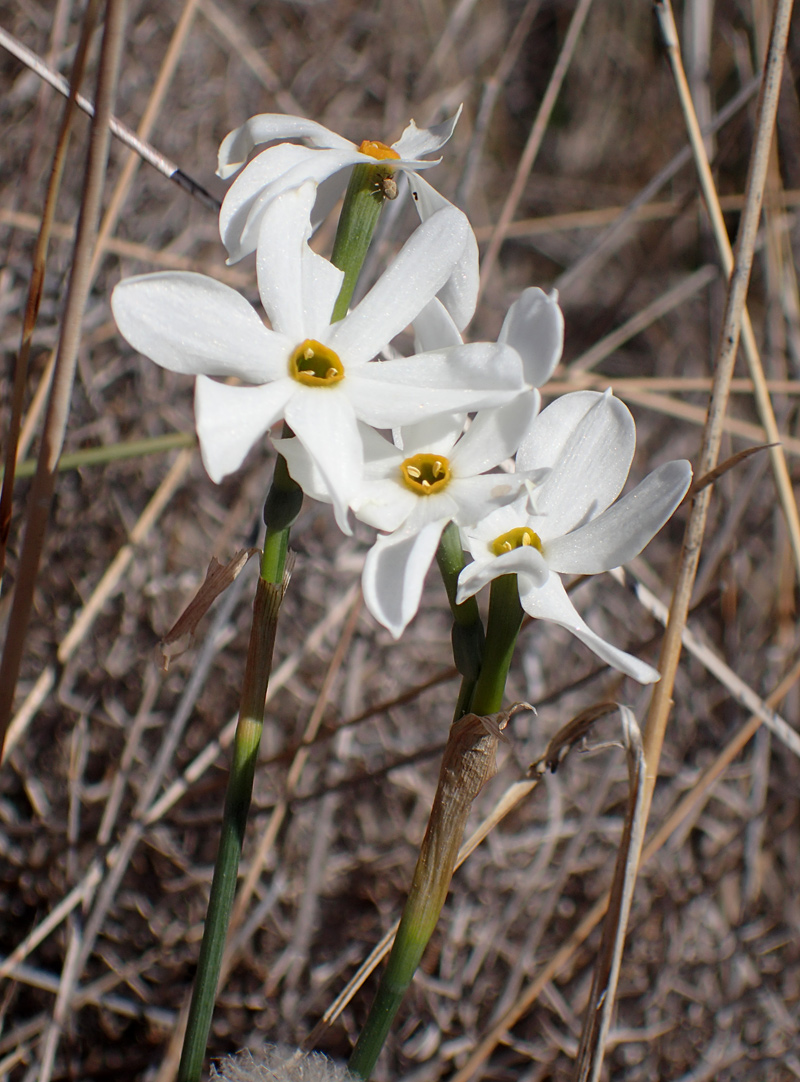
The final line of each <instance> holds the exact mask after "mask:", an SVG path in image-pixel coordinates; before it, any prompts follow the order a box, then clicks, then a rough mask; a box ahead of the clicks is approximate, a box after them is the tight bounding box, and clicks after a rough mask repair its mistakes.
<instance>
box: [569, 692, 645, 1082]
mask: <svg viewBox="0 0 800 1082" xmlns="http://www.w3.org/2000/svg"><path fill="white" fill-rule="evenodd" d="M619 712H620V716H621V718H622V733H623V740H624V744H625V756H626V759H627V763H628V784H629V791H628V807H627V809H626V812H625V825H624V828H623V832H622V839H621V841H620V845H619V850H618V852H617V861H616V865H615V867H614V879H613V881H612V883H611V890H610V894H609V901H608V909H607V911H606V917H605V921H604V924H603V938H602V940H601V943H600V950H599V951H598V956H597V961H596V963H595V970H594V978H593V980H592V991H591V994H590V996H589V1004H588V1006H587V1008H586V1015H585V1017H584V1026H583V1033H582V1034H581V1043H580V1048H579V1050H578V1059H577V1062H576V1065H575V1075H574V1077H575V1080H576V1082H598V1079H599V1078H600V1072H601V1071H602V1069H603V1055H604V1052H605V1046H606V1041H607V1039H608V1031H609V1029H610V1028H611V1017H612V1014H613V1011H614V1004H615V1001H616V996H617V982H618V980H619V974H620V967H621V965H622V951H623V947H624V945H625V932H626V930H627V927H628V918H629V916H630V911H631V903H632V902H633V891H634V887H635V885H636V873H637V870H638V867H637V865H638V856H639V852H640V851H641V846H642V837H643V835H644V827H645V760H644V751H643V748H642V734H641V732H640V730H639V726H638V724H637V722H636V718H635V716H634V714H633V711H632V710H630V709H629V708H628V707H627V706H620V708H619Z"/></svg>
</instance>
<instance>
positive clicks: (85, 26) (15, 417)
mask: <svg viewBox="0 0 800 1082" xmlns="http://www.w3.org/2000/svg"><path fill="white" fill-rule="evenodd" d="M99 9H100V0H92V2H91V3H90V4H89V5H88V6H87V8H86V13H85V15H84V17H83V23H82V25H81V36H80V39H79V40H78V47H77V50H76V52H75V60H74V62H73V65H72V75H71V78H70V81H69V83H66V82H65V86H66V91H67V100H66V103H65V105H64V112H63V115H62V119H61V129H60V131H59V133H58V139H57V141H56V149H55V152H54V154H53V162H52V165H51V167H50V178H49V180H48V182H47V194H46V195H45V200H44V207H43V209H42V217H41V220H40V222H39V223H38V226H37V237H36V248H35V250H34V253H33V265H32V267H31V277H30V282H29V285H28V297H27V300H26V302H25V315H24V316H23V320H22V340H21V342H20V346H19V352H18V353H17V361H16V364H15V366H14V389H13V392H12V399H11V416H10V417H9V422H8V433H7V435H6V453H5V468H4V470H3V484H2V492H0V584H1V583H2V578H3V573H4V570H5V564H6V548H7V545H8V535H9V531H10V530H11V511H12V504H13V500H14V477H15V472H16V463H17V458H18V444H19V434H20V428H21V427H22V410H23V405H24V400H25V388H26V385H27V382H28V362H29V360H30V354H31V343H32V341H33V332H34V329H35V327H36V319H37V317H38V315H39V305H40V303H41V300H42V290H43V289H44V276H45V269H46V264H47V248H48V245H49V243H50V234H51V232H52V229H53V223H54V221H55V213H56V203H57V201H58V193H59V191H60V190H61V180H62V177H63V175H64V163H65V161H66V157H67V148H68V146H69V139H70V134H71V132H72V122H73V119H74V117H75V105H76V99H77V96H78V88H79V87H80V85H81V82H82V81H83V74H84V70H85V67H86V54H87V51H88V48H89V43H90V42H91V40H92V34H93V33H94V28H95V24H96V22H97V15H98V11H99ZM0 34H4V31H3V30H2V28H0ZM2 40H3V39H2V37H0V41H2Z"/></svg>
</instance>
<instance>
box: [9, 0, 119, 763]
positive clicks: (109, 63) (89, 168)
mask: <svg viewBox="0 0 800 1082" xmlns="http://www.w3.org/2000/svg"><path fill="white" fill-rule="evenodd" d="M125 13H126V3H125V0H107V4H106V13H105V27H104V31H103V45H102V51H101V56H100V66H99V70H98V76H97V93H96V103H97V104H96V109H95V115H94V118H93V121H92V129H91V136H90V142H89V152H88V155H87V161H86V171H85V174H84V181H83V198H82V200H81V209H80V215H79V219H78V230H77V239H76V241H75V254H74V259H73V263H72V270H71V273H70V278H69V284H68V286H67V297H66V302H65V306H64V318H63V321H62V325H61V335H60V338H59V343H58V352H57V356H56V366H55V372H54V375H53V385H52V388H51V391H50V399H49V401H48V406H47V417H46V420H45V426H44V431H43V433H42V441H41V447H40V451H39V461H38V466H37V471H36V476H35V478H34V480H33V485H32V489H31V495H30V499H29V501H28V518H27V521H26V524H25V537H24V542H23V547H22V554H21V556H20V562H19V569H18V572H17V584H16V588H15V591H14V602H13V605H12V608H11V616H10V617H9V621H8V632H7V635H6V641H5V647H4V651H3V660H2V664H0V743H2V742H3V741H4V738H5V733H6V729H7V727H8V723H9V719H10V717H11V712H12V708H13V703H14V692H15V690H16V686H17V677H18V675H19V668H20V663H21V661H22V652H23V648H24V644H25V636H26V632H27V629H28V621H29V619H30V613H31V606H32V604H33V592H34V587H35V583H36V576H37V574H38V570H39V561H40V559H41V554H42V549H43V546H44V539H45V534H46V532H47V521H48V518H49V517H50V505H51V502H52V498H53V489H54V485H55V478H56V472H57V466H58V459H59V457H60V455H61V449H62V447H63V446H64V436H65V434H66V428H67V416H68V414H69V405H70V398H71V394H72V384H73V380H74V377H75V367H76V364H77V359H78V346H79V343H80V335H81V324H82V321H83V313H84V310H85V308H86V301H87V299H88V296H89V288H90V286H91V275H90V268H91V265H92V255H93V251H94V243H95V238H96V236H97V224H98V219H99V215H100V208H101V206H102V200H103V186H104V180H105V172H106V162H107V160H108V144H109V140H110V134H109V129H108V122H109V118H110V116H111V111H112V106H113V102H114V95H115V93H116V88H117V76H118V73H119V64H120V58H121V55H122V43H123V38H124V32H123V31H124V24H125Z"/></svg>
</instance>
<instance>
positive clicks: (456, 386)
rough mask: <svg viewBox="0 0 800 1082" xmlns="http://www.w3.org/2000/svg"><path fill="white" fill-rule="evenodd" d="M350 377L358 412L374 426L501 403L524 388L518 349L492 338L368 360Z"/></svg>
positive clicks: (397, 423) (349, 381)
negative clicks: (373, 361) (437, 350)
mask: <svg viewBox="0 0 800 1082" xmlns="http://www.w3.org/2000/svg"><path fill="white" fill-rule="evenodd" d="M347 383H348V395H349V396H350V399H351V401H352V403H353V407H354V409H355V411H356V415H357V416H358V417H359V418H360V419H361V420H362V421H365V422H366V423H367V424H370V425H374V426H375V428H393V427H395V426H397V425H403V426H405V425H412V424H416V423H417V422H418V421H423V420H425V419H426V418H428V417H432V416H433V415H434V414H436V413H445V412H451V411H453V410H458V411H464V412H468V411H471V410H476V409H483V408H485V407H490V406H500V405H502V404H503V403H504V402H508V401H510V400H511V399H512V398H515V397H516V396H517V395H518V394H519V392H520V391H522V390H524V389H525V388H524V384H523V382H522V365H521V363H520V359H519V354H518V353H517V352H516V351H515V350H512V349H509V348H508V347H506V346H498V345H495V344H493V343H487V342H474V343H471V344H470V345H466V346H461V347H459V348H458V349H455V350H450V351H449V352H447V353H446V354H419V355H418V356H416V357H408V358H401V359H399V360H394V361H384V362H381V363H376V364H368V365H364V366H363V367H362V368H359V369H357V370H356V372H355V373H353V374H352V375H351V376H350V378H349V379H348V380H347Z"/></svg>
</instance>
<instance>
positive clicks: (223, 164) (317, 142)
mask: <svg viewBox="0 0 800 1082" xmlns="http://www.w3.org/2000/svg"><path fill="white" fill-rule="evenodd" d="M277 139H307V140H308V142H310V143H312V144H313V146H316V147H332V148H335V149H336V150H347V149H352V148H353V143H351V142H350V140H349V139H344V138H342V136H341V135H337V134H336V133H335V132H332V131H329V129H328V128H325V127H323V126H322V124H317V123H316V121H314V120H306V119H305V117H301V116H285V115H284V114H283V113H260V114H259V115H258V116H251V117H250V119H249V120H246V121H245V123H244V124H242V126H241V127H240V128H236V129H235V130H234V131H232V132H229V133H228V134H227V135H226V136H225V138H224V139H223V140H222V144H221V146H220V148H219V159H218V169H217V176H219V177H222V179H223V180H225V179H226V178H227V177H229V176H230V175H231V174H232V173H235V172H236V170H237V169H239V168H241V166H242V165H244V163H245V162H246V161H247V155H248V154H249V153H250V151H251V150H252V149H253V147H255V146H258V144H259V143H271V142H273V141H274V140H277Z"/></svg>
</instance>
